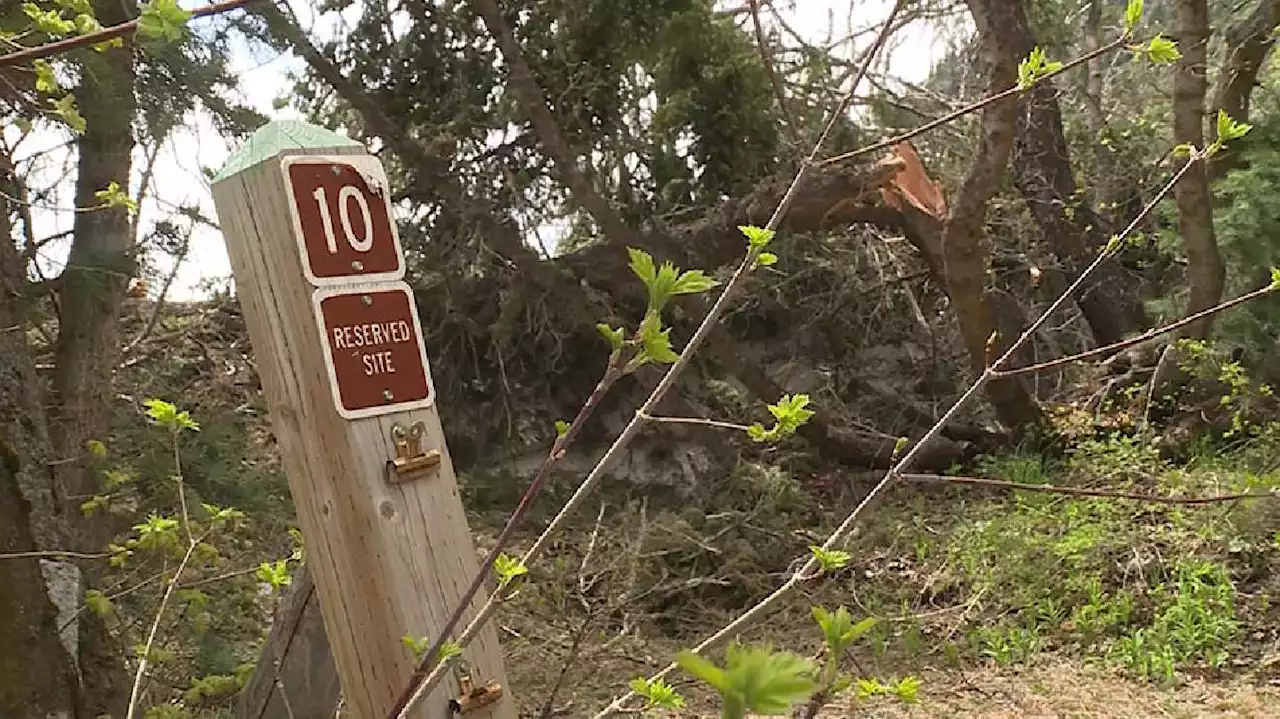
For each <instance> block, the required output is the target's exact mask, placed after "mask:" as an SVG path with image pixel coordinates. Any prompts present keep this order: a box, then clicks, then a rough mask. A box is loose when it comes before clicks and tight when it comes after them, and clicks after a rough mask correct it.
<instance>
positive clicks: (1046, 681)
mask: <svg viewBox="0 0 1280 719" xmlns="http://www.w3.org/2000/svg"><path fill="white" fill-rule="evenodd" d="M921 678H922V679H923V680H924V684H923V686H922V688H921V690H920V701H919V703H918V704H916V705H914V706H910V705H904V704H902V703H900V702H897V701H896V700H889V699H874V700H869V701H864V702H858V701H856V700H853V699H852V698H850V699H847V700H837V701H836V702H833V703H832V704H830V705H828V706H827V707H826V708H825V709H824V710H823V713H822V714H821V715H819V716H820V718H821V719H845V718H849V719H852V718H854V717H857V718H858V719H908V718H910V719H918V718H920V719H922V718H926V717H927V718H928V719H935V718H936V719H941V718H943V717H948V718H957V719H959V718H964V719H1077V718H1078V719H1085V718H1088V719H1149V718H1161V719H1163V718H1169V719H1193V718H1194V719H1198V718H1199V717H1226V718H1229V719H1274V718H1275V717H1280V680H1272V681H1271V683H1269V684H1264V685H1262V686H1257V685H1251V684H1247V683H1244V682H1233V683H1228V684H1219V683H1208V682H1204V681H1199V680H1197V681H1193V682H1189V683H1187V684H1185V685H1183V686H1181V687H1178V688H1176V689H1161V688H1160V687H1158V686H1156V685H1150V684H1139V683H1135V682H1132V681H1129V680H1126V679H1124V678H1122V677H1119V676H1116V675H1114V674H1110V673H1107V672H1104V671H1101V670H1092V669H1089V668H1083V667H1078V666H1072V665H1051V666H1043V667H1035V668H1024V669H1022V670H1018V671H1014V670H995V669H990V670H986V669H984V670H971V671H968V672H965V673H964V674H963V675H961V674H959V673H957V672H954V671H950V672H932V671H929V672H925V673H924V675H923V676H922V677H921ZM670 717H672V719H675V717H681V718H682V719H694V718H695V717H697V718H698V719H714V717H716V715H715V714H708V713H701V712H697V713H695V712H686V713H682V714H671V715H670Z"/></svg>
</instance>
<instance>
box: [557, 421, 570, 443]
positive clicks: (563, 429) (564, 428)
mask: <svg viewBox="0 0 1280 719" xmlns="http://www.w3.org/2000/svg"><path fill="white" fill-rule="evenodd" d="M569 427H570V425H569V423H568V422H566V421H564V420H563V419H557V420H556V439H560V438H561V437H563V436H565V435H566V434H569Z"/></svg>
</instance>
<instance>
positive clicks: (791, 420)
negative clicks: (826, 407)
mask: <svg viewBox="0 0 1280 719" xmlns="http://www.w3.org/2000/svg"><path fill="white" fill-rule="evenodd" d="M808 404H809V395H807V394H797V395H789V394H788V395H783V396H782V398H781V399H779V400H778V403H777V404H771V405H768V409H769V413H770V414H772V415H773V417H774V419H776V420H777V421H776V422H775V423H774V426H773V427H771V428H769V429H765V428H764V427H763V426H762V425H760V424H753V425H751V426H749V427H747V436H748V437H750V438H751V439H752V440H753V441H756V442H765V441H771V440H778V439H781V438H783V437H789V436H791V435H793V434H795V432H796V430H798V429H800V427H801V425H803V424H804V423H805V422H807V421H809V418H810V417H812V416H813V414H814V413H813V410H810V409H806V407H807V406H808Z"/></svg>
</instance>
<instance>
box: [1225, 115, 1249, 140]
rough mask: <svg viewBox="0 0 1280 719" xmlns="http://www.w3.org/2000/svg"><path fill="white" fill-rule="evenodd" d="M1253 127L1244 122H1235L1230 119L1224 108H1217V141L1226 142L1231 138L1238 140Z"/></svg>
mask: <svg viewBox="0 0 1280 719" xmlns="http://www.w3.org/2000/svg"><path fill="white" fill-rule="evenodd" d="M1252 129H1253V125H1250V124H1248V123H1244V122H1236V121H1235V120H1233V119H1231V116H1230V115H1228V114H1227V111H1226V110H1218V121H1217V130H1218V142H1220V143H1226V142H1230V141H1232V140H1239V139H1240V138H1242V137H1244V136H1245V135H1247V134H1249V131H1250V130H1252Z"/></svg>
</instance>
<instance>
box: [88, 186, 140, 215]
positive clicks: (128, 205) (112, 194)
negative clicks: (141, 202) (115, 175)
mask: <svg viewBox="0 0 1280 719" xmlns="http://www.w3.org/2000/svg"><path fill="white" fill-rule="evenodd" d="M93 196H94V198H95V199H96V200H97V201H98V202H99V203H100V205H101V207H103V208H112V207H123V208H125V211H127V212H128V213H129V214H130V215H134V214H137V212H138V203H137V202H134V200H133V198H132V197H129V193H127V192H125V191H124V190H123V189H121V187H120V183H119V182H116V181H115V180H112V181H111V182H110V183H109V184H108V185H107V189H105V190H98V191H96V192H94V193H93Z"/></svg>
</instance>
